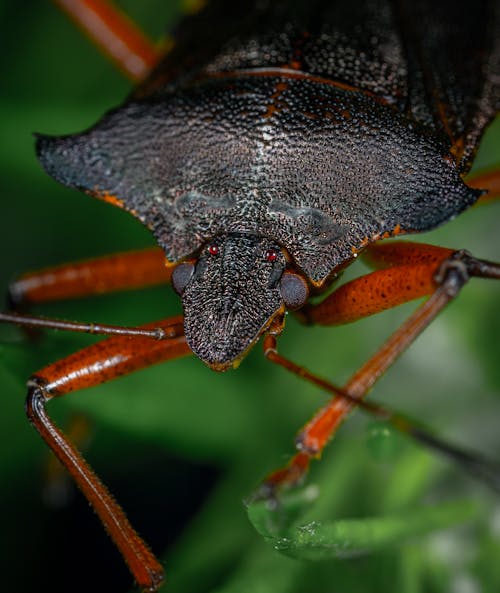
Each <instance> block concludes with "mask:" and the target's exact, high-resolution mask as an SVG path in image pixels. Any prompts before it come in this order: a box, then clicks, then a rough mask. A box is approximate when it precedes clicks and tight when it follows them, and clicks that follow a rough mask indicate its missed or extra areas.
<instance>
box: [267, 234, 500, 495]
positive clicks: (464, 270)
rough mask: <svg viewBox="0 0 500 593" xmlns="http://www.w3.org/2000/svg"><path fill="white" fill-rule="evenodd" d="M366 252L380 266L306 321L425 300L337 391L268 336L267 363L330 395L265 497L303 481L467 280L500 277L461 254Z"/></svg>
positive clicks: (377, 248)
mask: <svg viewBox="0 0 500 593" xmlns="http://www.w3.org/2000/svg"><path fill="white" fill-rule="evenodd" d="M367 252H368V256H369V258H370V263H371V264H372V265H374V266H375V267H378V268H380V269H378V270H377V271H375V272H372V273H371V274H367V275H366V276H363V277H361V278H357V279H355V280H352V281H351V282H348V283H346V284H345V285H343V286H341V287H340V288H338V289H337V290H335V291H334V292H333V293H332V294H331V295H329V296H328V297H327V298H326V299H325V300H324V301H323V302H321V303H319V304H317V305H312V306H308V307H306V308H304V309H303V310H302V311H301V315H302V316H303V318H304V320H305V321H307V322H309V323H317V324H321V325H336V324H342V323H348V322H351V321H356V320H357V319H361V318H363V317H366V316H368V315H372V314H374V313H377V312H379V311H383V310H385V309H388V308H390V307H394V306H396V305H399V304H402V303H403V302H408V301H410V300H413V299H416V298H420V297H423V296H429V295H430V296H429V298H428V300H427V301H426V302H424V303H423V304H422V305H421V306H420V307H419V308H418V309H417V310H416V311H415V312H414V313H413V314H412V315H411V316H410V317H409V318H408V319H407V320H406V321H405V322H404V323H403V324H402V325H401V326H400V327H399V328H398V329H397V330H396V331H395V332H394V333H393V334H392V336H391V337H389V339H388V340H387V341H386V342H385V343H384V344H383V345H382V347H381V348H380V349H379V350H378V352H377V353H376V354H375V355H374V356H372V357H371V358H370V359H369V360H368V361H367V362H366V363H365V364H364V365H363V366H362V367H361V368H360V369H359V370H358V371H357V372H356V373H355V374H354V375H353V377H352V378H351V379H350V380H349V381H348V382H347V384H346V385H345V386H344V387H343V388H342V389H341V390H336V388H335V386H333V385H331V384H329V383H328V382H326V381H323V380H322V379H320V378H318V377H316V376H315V375H313V374H312V373H310V372H309V371H308V370H307V369H304V368H302V367H299V366H298V365H295V364H294V363H291V362H290V361H287V360H286V359H284V358H283V357H282V356H280V355H279V354H278V353H277V351H276V348H275V344H274V341H275V338H274V336H267V338H266V341H265V344H264V346H265V355H266V357H267V358H268V359H269V360H270V361H272V362H275V363H276V364H279V365H280V366H282V367H284V368H286V369H287V370H289V371H291V372H293V373H294V374H297V375H299V376H300V377H302V378H304V379H306V380H308V381H311V382H312V383H314V384H316V385H318V386H319V387H322V388H324V389H326V390H327V391H329V392H330V393H333V394H334V395H333V397H332V399H331V400H330V402H329V403H328V404H327V405H326V406H324V407H323V408H322V409H320V410H319V411H318V412H317V414H316V415H315V416H314V417H313V418H312V419H311V420H310V421H309V422H308V423H307V424H306V425H305V427H304V428H303V429H302V431H301V432H300V433H299V435H298V437H297V447H298V449H299V451H300V452H299V453H298V454H297V455H295V456H294V457H293V458H292V459H291V460H290V462H289V464H288V465H287V466H286V467H284V468H282V469H280V470H278V471H277V472H274V473H273V474H271V475H270V476H269V477H268V478H267V480H266V481H265V483H264V485H263V490H262V492H263V493H264V495H266V493H269V492H271V493H272V492H273V491H274V490H275V489H276V488H279V487H281V486H283V485H287V484H293V483H295V482H297V481H298V480H299V479H300V478H301V476H302V475H303V474H304V473H305V472H306V471H307V468H308V466H309V462H310V460H311V459H312V458H314V457H318V456H319V455H321V452H322V450H323V448H324V447H325V445H326V444H327V442H328V441H329V440H330V439H331V438H332V436H333V435H334V434H335V432H336V430H337V428H338V426H339V425H340V423H341V422H342V421H343V420H344V419H345V417H346V416H347V414H348V413H349V412H350V411H351V410H352V409H353V408H354V407H355V406H356V402H355V400H362V399H363V398H364V397H366V395H367V394H368V392H369V391H370V389H371V388H372V387H373V385H374V384H375V382H376V381H377V380H378V379H379V378H380V377H381V376H382V375H383V374H384V373H385V371H386V370H387V369H388V368H389V367H390V366H391V365H392V364H393V363H394V362H395V361H396V359H397V358H398V357H399V356H400V355H401V354H402V353H403V352H404V351H405V350H406V349H407V348H408V347H409V346H410V345H411V343H412V342H413V341H414V340H415V339H416V338H417V337H418V336H419V335H420V333H422V331H423V330H424V329H425V328H426V327H427V326H428V325H429V324H430V323H431V322H432V321H433V320H434V319H435V318H436V316H437V315H438V314H439V313H440V312H441V311H442V310H443V308H444V307H445V306H446V305H447V304H448V303H449V302H450V301H451V300H453V299H454V298H455V297H456V296H457V295H458V293H459V292H460V290H461V288H462V287H463V286H464V285H465V283H466V282H467V281H468V280H469V278H470V277H471V276H478V277H483V278H493V279H500V265H499V264H495V263H492V262H487V261H483V260H479V259H476V258H474V257H472V256H471V255H470V254H469V253H467V252H464V251H455V252H454V251H452V250H450V249H445V248H441V247H434V246H431V245H422V244H417V243H405V242H390V243H387V244H377V245H374V246H372V247H371V248H368V249H367ZM270 339H271V342H270V341H269V340H270ZM339 391H340V392H341V393H338V392H339ZM342 394H347V396H348V397H345V396H343V395H342Z"/></svg>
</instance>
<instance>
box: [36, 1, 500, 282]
mask: <svg viewBox="0 0 500 593" xmlns="http://www.w3.org/2000/svg"><path fill="white" fill-rule="evenodd" d="M437 4H438V5H439V9H436V4H435V3H433V4H432V10H431V8H430V5H429V6H428V7H427V8H426V4H425V3H422V4H420V3H419V8H416V7H415V6H414V3H410V2H408V3H406V2H404V3H399V4H398V9H397V10H396V9H395V8H394V6H393V5H392V3H390V2H387V1H386V0H384V1H382V0H373V1H370V2H368V1H366V2H364V1H359V0H358V2H353V1H352V0H351V1H350V2H344V1H343V0H337V2H331V3H325V2H318V3H316V2H311V1H308V2H295V3H286V2H282V1H279V0H278V1H275V2H247V3H246V4H245V3H244V2H240V3H233V2H226V1H215V2H211V3H209V4H208V7H207V8H206V9H205V10H204V11H203V12H201V13H200V14H199V15H197V16H195V17H192V18H190V19H187V20H186V21H185V22H184V23H182V24H181V25H180V26H179V29H178V32H177V44H176V45H175V46H174V49H173V51H172V52H171V53H170V54H169V55H168V56H167V57H166V58H165V60H164V61H163V63H162V64H160V66H159V68H158V70H157V71H156V72H154V73H153V75H152V76H151V77H150V79H149V80H148V81H146V82H145V83H144V84H143V85H142V86H141V87H140V88H139V89H138V90H137V91H136V93H135V95H134V96H133V97H132V99H131V100H130V101H128V102H127V103H126V104H125V105H124V106H123V107H121V108H119V109H117V110H115V111H113V112H110V113H109V114H107V115H106V116H105V117H104V118H103V119H102V120H101V122H99V123H98V124H97V125H96V126H95V127H94V128H92V129H91V130H89V131H88V132H86V133H84V134H81V135H75V136H68V137H64V138H57V139H54V138H47V137H42V138H40V139H39V143H38V148H39V154H40V158H41V161H42V164H43V165H44V167H45V168H46V169H47V171H48V172H49V173H50V174H52V175H53V176H54V177H55V178H56V179H58V180H59V181H61V182H62V183H64V184H66V185H69V186H72V187H77V188H79V189H83V190H85V191H87V192H90V193H92V194H94V195H97V196H98V197H102V198H104V199H108V200H110V201H112V202H113V203H116V204H118V205H120V206H122V207H124V208H125V209H127V210H129V211H131V212H132V213H133V214H134V215H135V216H137V217H138V218H139V219H140V220H141V221H142V222H143V223H144V224H146V225H147V226H148V227H149V228H150V229H151V230H152V232H153V233H154V235H155V237H156V239H157V241H158V243H159V244H160V245H161V246H162V247H163V249H164V250H165V253H166V256H167V258H168V259H169V260H170V261H172V262H176V261H179V260H182V259H183V258H186V257H188V256H190V255H192V254H193V253H196V252H197V250H199V249H200V248H201V246H202V245H203V244H204V243H206V241H208V240H210V239H211V238H212V237H213V236H215V235H218V234H226V233H243V234H245V233H249V234H254V235H258V236H263V237H266V238H268V239H270V240H273V241H276V242H277V243H279V244H280V245H282V246H284V247H285V248H286V249H287V250H288V252H289V253H290V255H291V256H292V258H293V259H294V261H295V263H296V264H297V265H298V266H299V267H300V268H301V269H302V270H303V271H304V272H305V274H306V275H307V276H308V277H309V278H310V280H311V282H313V283H314V284H316V285H321V284H322V283H323V282H324V281H325V280H326V279H327V278H328V277H329V276H330V275H331V274H332V272H333V271H335V269H337V268H338V267H341V266H343V265H344V264H345V263H346V262H347V261H349V260H350V259H351V258H352V257H353V254H354V253H356V252H358V251H359V250H361V249H362V248H363V246H365V245H366V244H367V243H369V242H371V241H374V240H377V239H378V238H380V237H381V236H387V235H391V234H397V233H400V232H417V231H424V230H428V229H431V228H433V227H435V226H437V225H439V224H441V223H443V222H445V221H447V220H449V219H451V218H453V217H454V216H456V215H457V214H458V213H459V212H461V211H462V210H463V209H464V208H466V207H467V206H469V205H470V204H472V203H473V202H474V201H475V200H476V199H477V196H478V192H477V191H474V190H471V189H469V188H468V187H467V186H466V185H465V184H464V183H463V182H462V180H461V174H462V173H463V172H465V171H466V170H467V168H468V167H469V163H470V160H471V158H472V155H473V154H474V151H475V149H476V147H477V143H478V140H479V137H480V134H481V132H482V130H483V128H484V127H485V125H486V124H487V123H488V121H489V120H490V119H491V118H492V117H493V114H494V112H495V110H497V109H498V102H499V87H498V76H497V77H496V78H495V74H498V63H499V53H500V52H499V48H498V42H497V45H496V46H495V45H494V40H495V39H498V35H496V36H495V31H496V30H497V29H498V20H495V19H496V17H495V16H494V15H493V6H494V3H491V4H488V3H487V2H484V3H483V4H481V2H480V3H479V5H480V8H481V10H478V8H477V7H478V4H477V3H475V4H474V11H473V14H477V13H479V15H480V16H479V17H478V18H477V19H476V20H475V21H474V22H470V20H467V21H466V17H467V18H468V13H467V11H466V10H465V9H464V8H463V6H461V5H460V6H457V5H456V4H455V3H453V4H451V3H449V2H448V1H447V0H441V2H439V3H437ZM451 6H453V7H454V8H453V10H452V12H448V10H449V9H450V7H451ZM426 10H427V12H425V11H426ZM412 11H413V14H412ZM417 12H418V13H419V15H420V16H421V17H423V16H425V17H426V19H425V31H424V30H423V29H422V30H420V29H419V23H423V22H424V21H423V20H420V21H418V20H415V19H416V16H417ZM242 15H245V18H243V16H242ZM445 17H446V19H447V21H442V20H441V19H443V18H445ZM443 22H446V27H444V26H443V25H442V23H443ZM466 22H467V28H466ZM422 26H423V25H422ZM460 31H462V32H463V31H467V34H466V35H465V36H460V35H459V33H460ZM471 33H472V34H471ZM403 39H404V42H403V41H402V40H403ZM189 46H191V49H190V51H189ZM437 48H439V49H440V52H439V57H438V58H436V59H435V56H434V55H433V52H435V51H436V49H437ZM426 56H427V57H428V58H429V62H428V64H426V65H425V69H424V65H423V64H422V63H420V62H419V60H421V59H422V57H424V58H425V57H426ZM417 58H418V59H417ZM472 71H473V72H474V73H475V74H474V76H469V74H470V73H471V72H472ZM450 73H451V74H450ZM478 73H480V75H479V76H478ZM495 80H496V81H497V82H496V83H495Z"/></svg>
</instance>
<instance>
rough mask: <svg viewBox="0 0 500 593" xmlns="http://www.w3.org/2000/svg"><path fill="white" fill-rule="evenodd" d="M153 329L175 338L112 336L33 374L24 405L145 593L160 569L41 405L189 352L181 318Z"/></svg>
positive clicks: (158, 579)
mask: <svg viewBox="0 0 500 593" xmlns="http://www.w3.org/2000/svg"><path fill="white" fill-rule="evenodd" d="M155 325H156V326H159V327H162V328H163V329H164V330H165V331H166V332H168V333H170V334H171V335H173V336H174V337H172V338H171V339H170V340H168V341H162V342H158V341H154V340H151V339H148V338H125V337H122V336H117V337H112V338H109V339H107V340H103V341H102V342H99V343H97V344H94V345H92V346H89V347H88V348H85V349H84V350H81V351H80V352H77V353H75V354H72V355H70V356H68V357H67V358H65V359H63V360H60V361H58V362H56V363H54V364H52V365H49V366H47V367H46V368H44V369H42V370H40V371H38V372H37V373H35V374H34V375H33V376H32V377H31V379H30V380H29V382H28V397H27V402H26V412H27V415H28V418H29V420H30V422H31V424H32V425H33V426H34V428H35V429H36V430H37V431H38V432H39V434H40V435H41V437H42V438H43V439H44V440H45V442H46V443H47V445H48V446H49V447H50V448H51V449H52V451H53V452H54V453H55V455H56V457H57V458H58V459H59V461H60V462H61V463H62V464H63V465H64V467H65V468H66V469H67V470H68V472H69V473H70V474H71V476H72V478H73V479H74V480H75V482H76V484H77V485H78V487H79V488H80V489H81V491H82V492H83V494H84V495H85V497H86V498H87V499H88V501H89V503H90V504H91V505H92V507H93V508H94V510H95V512H96V513H97V515H98V516H99V518H100V519H101V521H102V523H103V524H104V526H105V528H106V530H107V532H108V533H109V534H110V536H111V538H112V539H113V541H114V543H115V545H116V546H117V547H118V549H119V550H120V552H121V554H122V555H123V557H124V559H125V561H126V562H127V564H128V566H129V568H130V571H131V572H132V574H133V576H134V578H135V579H136V581H137V583H138V584H139V585H140V587H141V588H142V589H143V590H144V591H149V592H154V591H156V590H157V589H158V587H159V586H160V584H161V582H162V579H163V570H162V567H161V565H160V564H159V562H158V561H157V560H156V558H155V557H154V555H153V554H152V552H151V551H150V550H149V549H148V547H147V546H146V544H145V543H144V541H143V540H142V539H141V538H140V537H139V535H138V534H137V533H136V531H135V530H134V528H133V527H132V526H131V525H130V523H129V521H128V519H127V517H126V516H125V514H124V512H123V510H122V509H121V508H120V506H119V505H118V504H117V503H116V501H115V500H114V499H113V497H112V496H111V494H110V493H109V492H108V490H107V489H106V487H105V486H104V485H103V484H102V482H101V481H100V480H99V478H97V476H96V475H95V473H94V472H93V470H92V469H91V468H90V466H89V465H88V464H87V462H86V461H85V460H84V459H83V457H82V456H81V454H80V453H79V452H78V451H77V449H76V448H75V447H74V445H73V444H72V443H71V442H70V441H69V440H68V438H67V437H66V436H65V435H64V434H63V433H62V432H61V431H60V429H59V428H57V426H56V425H55V424H54V423H53V422H52V420H51V419H50V418H49V416H48V415H47V413H46V404H47V402H48V401H50V400H51V399H53V398H56V397H61V396H63V395H66V394H67V393H70V392H72V391H76V390H78V389H82V388H85V387H90V386H93V385H98V384H101V383H104V382H105V381H109V380H111V379H114V378H116V377H119V376H121V375H124V374H127V373H131V372H133V371H135V370H138V369H140V368H144V367H147V366H150V365H152V364H155V363H157V362H162V361H166V360H171V359H175V358H178V357H180V356H184V355H186V354H188V353H189V352H190V350H189V347H188V346H187V344H186V341H185V339H184V335H183V330H182V318H181V317H174V318H171V319H169V320H165V321H161V322H158V323H156V324H155Z"/></svg>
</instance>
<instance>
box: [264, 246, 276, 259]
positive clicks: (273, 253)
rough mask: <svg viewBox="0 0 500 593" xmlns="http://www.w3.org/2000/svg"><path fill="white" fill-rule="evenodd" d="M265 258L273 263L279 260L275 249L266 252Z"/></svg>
mask: <svg viewBox="0 0 500 593" xmlns="http://www.w3.org/2000/svg"><path fill="white" fill-rule="evenodd" d="M265 258H266V260H267V261H270V262H273V261H276V260H277V259H278V254H277V253H276V251H275V250H274V249H268V250H267V251H266V255H265Z"/></svg>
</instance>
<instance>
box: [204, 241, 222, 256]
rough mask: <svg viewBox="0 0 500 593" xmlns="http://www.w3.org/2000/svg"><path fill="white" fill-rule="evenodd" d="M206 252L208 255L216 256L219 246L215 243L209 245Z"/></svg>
mask: <svg viewBox="0 0 500 593" xmlns="http://www.w3.org/2000/svg"><path fill="white" fill-rule="evenodd" d="M207 251H208V253H210V255H218V254H219V246H218V245H217V244H216V243H211V244H210V245H209V246H208V247H207Z"/></svg>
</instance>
